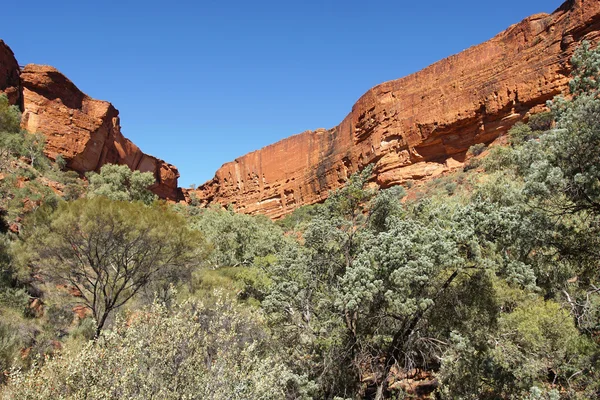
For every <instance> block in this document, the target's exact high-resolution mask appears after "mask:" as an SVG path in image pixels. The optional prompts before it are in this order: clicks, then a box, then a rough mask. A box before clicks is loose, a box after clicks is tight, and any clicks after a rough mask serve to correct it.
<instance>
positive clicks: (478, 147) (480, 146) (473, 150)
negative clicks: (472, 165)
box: [467, 143, 486, 157]
mask: <svg viewBox="0 0 600 400" xmlns="http://www.w3.org/2000/svg"><path fill="white" fill-rule="evenodd" d="M485 148H486V145H485V143H477V144H474V145H473V146H471V147H469V150H468V151H467V154H468V155H470V156H473V157H476V156H478V155H480V154H481V153H483V152H484V151H485Z"/></svg>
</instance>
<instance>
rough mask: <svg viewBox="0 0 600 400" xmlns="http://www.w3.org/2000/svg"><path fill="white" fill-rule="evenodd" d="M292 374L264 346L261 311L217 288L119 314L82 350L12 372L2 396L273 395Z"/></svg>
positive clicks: (282, 392) (281, 393)
mask: <svg viewBox="0 0 600 400" xmlns="http://www.w3.org/2000/svg"><path fill="white" fill-rule="evenodd" d="M298 379H299V377H296V376H294V375H292V374H291V373H290V372H289V370H288V369H287V368H286V367H285V366H284V365H283V364H282V363H281V362H280V361H279V360H278V358H277V355H276V354H273V352H272V351H270V349H269V339H268V335H267V334H266V332H265V331H264V329H263V328H262V316H261V315H260V314H258V313H257V312H251V311H248V310H245V309H243V308H240V307H238V306H236V305H235V304H234V303H233V302H232V301H231V300H229V299H227V298H225V297H223V296H220V295H217V297H216V298H215V299H214V301H213V302H212V303H200V302H194V303H186V304H183V305H180V306H176V307H175V309H174V310H173V311H172V312H169V311H168V310H167V308H165V307H164V306H162V305H160V304H154V305H153V306H152V307H150V308H148V309H145V310H143V311H138V312H135V313H131V314H129V315H127V316H124V317H122V318H119V320H118V322H117V324H116V327H115V330H113V331H110V332H105V333H104V334H103V335H102V336H101V338H100V339H99V340H98V341H97V342H89V343H88V344H87V345H86V346H85V347H84V348H83V349H82V350H81V351H79V352H66V353H64V354H62V355H60V356H58V357H56V358H54V359H52V360H50V361H48V362H47V363H46V364H45V365H44V366H43V367H38V368H35V369H34V370H33V371H32V372H31V373H29V374H23V373H20V372H16V373H14V374H13V375H12V376H11V381H10V383H9V385H8V387H7V388H6V389H5V390H4V392H3V397H2V398H3V399H14V400H21V399H39V400H45V399H48V400H50V399H57V398H62V399H83V398H86V399H121V398H127V399H150V398H157V399H158V398H160V399H182V398H188V399H213V400H221V399H222V400H225V399H240V400H241V399H263V400H269V399H273V400H279V399H285V398H286V395H287V394H289V393H286V390H288V389H290V388H294V387H295V386H296V384H295V382H296V381H297V380H298ZM293 396H294V397H293V398H301V397H300V394H299V392H298V391H297V390H296V391H294V394H293Z"/></svg>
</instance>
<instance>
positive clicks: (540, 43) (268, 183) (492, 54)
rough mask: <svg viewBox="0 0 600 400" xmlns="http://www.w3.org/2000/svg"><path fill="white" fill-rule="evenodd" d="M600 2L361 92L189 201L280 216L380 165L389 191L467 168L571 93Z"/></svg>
mask: <svg viewBox="0 0 600 400" xmlns="http://www.w3.org/2000/svg"><path fill="white" fill-rule="evenodd" d="M599 31H600V1H598V0H591V1H590V0H571V1H567V2H566V3H564V4H563V5H562V6H561V7H560V8H559V9H558V10H556V11H555V12H554V13H552V14H537V15H533V16H531V17H529V18H527V19H525V20H524V21H522V22H520V23H518V24H515V25H513V26H511V27H509V28H508V29H507V30H506V31H504V32H502V33H500V34H498V35H497V36H495V37H494V38H492V39H491V40H489V41H487V42H485V43H483V44H480V45H478V46H474V47H471V48H469V49H467V50H465V51H463V52H461V53H459V54H457V55H454V56H451V57H449V58H446V59H444V60H442V61H439V62H437V63H435V64H433V65H431V66H429V67H428V68H425V69H424V70H422V71H420V72H417V73H415V74H413V75H410V76H407V77H405V78H402V79H398V80H394V81H390V82H386V83H383V84H381V85H378V86H376V87H374V88H373V89H371V90H369V91H368V92H367V93H366V94H364V95H363V96H362V97H361V98H360V99H359V100H358V102H357V103H356V104H355V105H354V107H353V108H352V111H351V112H350V114H349V115H348V116H347V117H346V118H345V119H344V120H343V121H342V122H341V124H340V125H338V126H336V127H335V128H333V129H329V130H325V129H319V130H316V131H306V132H303V133H300V134H298V135H295V136H292V137H290V138H287V139H284V140H282V141H280V142H277V143H275V144H272V145H270V146H267V147H265V148H263V149H261V150H258V151H255V152H252V153H249V154H247V155H245V156H243V157H240V158H238V159H236V160H235V161H233V162H229V163H226V164H224V165H223V166H222V167H221V168H220V169H219V170H218V171H217V172H216V174H215V177H214V178H213V179H212V180H210V181H208V182H206V183H205V184H204V185H202V186H200V187H199V188H198V189H197V190H193V191H191V190H190V191H188V192H187V193H186V196H187V197H188V199H189V198H190V196H195V197H196V198H197V201H199V202H200V203H201V204H205V205H208V204H211V203H220V204H222V205H226V204H232V205H233V206H234V208H235V209H236V210H237V211H239V212H244V213H249V214H256V213H261V214H266V215H269V216H271V217H273V218H277V217H280V216H283V215H285V214H287V213H289V212H291V211H293V210H294V209H295V208H297V207H299V206H301V205H304V204H312V203H316V202H319V201H322V200H324V199H325V198H326V197H327V194H328V191H329V190H332V189H336V188H338V187H340V186H341V185H342V184H343V183H344V182H345V181H346V179H347V177H348V176H349V175H350V174H352V173H354V172H356V171H357V170H360V169H362V168H363V167H365V166H366V165H368V164H370V163H374V165H375V168H374V175H373V180H375V181H377V182H378V183H379V184H380V185H381V186H383V187H388V186H392V185H396V184H401V183H403V182H405V181H407V180H413V179H423V178H427V177H431V176H435V175H437V174H440V173H442V172H444V171H446V170H448V169H452V168H454V167H457V166H460V165H461V163H462V161H463V160H464V157H465V154H466V151H467V150H468V148H469V147H470V146H471V145H473V144H475V143H489V142H491V141H493V140H494V139H495V138H497V137H498V136H500V135H502V134H504V133H506V132H507V130H508V129H509V128H510V127H511V126H512V125H513V124H514V123H515V122H517V121H519V120H523V119H526V118H527V117H528V115H529V113H530V112H532V111H536V110H540V109H541V108H543V106H544V104H545V102H546V101H547V100H550V99H552V98H553V97H554V96H555V95H557V94H560V93H561V92H564V91H566V88H567V83H568V80H569V78H568V76H569V72H570V70H569V68H570V67H569V59H570V57H571V55H572V53H573V51H574V49H575V48H576V46H577V44H578V42H580V41H581V40H583V39H588V40H591V41H594V42H595V41H597V39H598V38H599V37H600V33H599Z"/></svg>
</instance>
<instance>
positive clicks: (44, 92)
mask: <svg viewBox="0 0 600 400" xmlns="http://www.w3.org/2000/svg"><path fill="white" fill-rule="evenodd" d="M20 78H21V86H22V103H23V104H22V106H23V118H22V122H21V123H22V126H23V128H24V129H27V130H28V131H30V132H39V133H42V134H44V136H45V137H46V142H47V143H46V153H47V155H48V156H49V157H50V158H51V159H54V158H56V157H57V156H58V155H59V154H60V155H62V156H63V157H64V159H65V160H66V161H67V167H68V168H70V169H73V170H75V171H78V172H80V173H84V172H87V171H97V170H99V169H100V167H101V166H102V165H104V164H109V163H111V164H124V165H127V166H129V167H130V168H131V169H132V170H139V171H142V172H152V173H153V174H154V177H155V178H156V183H155V184H154V185H153V186H152V187H151V190H152V191H153V192H154V193H156V194H157V195H158V196H159V197H161V198H164V199H169V200H177V199H178V198H179V190H178V188H177V178H178V177H179V172H178V171H177V168H176V167H175V166H173V165H171V164H168V163H166V162H164V161H163V160H160V159H158V158H156V157H153V156H149V155H147V154H144V153H143V152H142V151H141V150H140V149H139V148H138V147H137V146H136V145H135V144H133V143H132V142H131V141H130V140H129V139H126V138H125V137H124V136H123V134H122V133H121V128H120V125H119V111H118V110H117V109H116V108H114V107H113V105H112V104H110V103H109V102H106V101H100V100H95V99H92V98H90V97H89V96H87V95H85V94H84V93H83V92H81V91H80V90H79V89H78V88H77V87H76V86H75V85H74V84H73V82H71V81H70V80H69V79H67V78H66V77H65V76H64V75H63V74H61V73H60V72H59V71H58V70H56V69H55V68H52V67H49V66H44V65H33V64H30V65H27V66H26V67H25V68H24V69H23V71H22V72H21V76H20Z"/></svg>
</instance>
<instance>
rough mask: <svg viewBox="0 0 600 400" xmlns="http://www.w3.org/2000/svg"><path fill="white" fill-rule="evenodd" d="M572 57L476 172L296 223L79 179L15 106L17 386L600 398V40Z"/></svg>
mask: <svg viewBox="0 0 600 400" xmlns="http://www.w3.org/2000/svg"><path fill="white" fill-rule="evenodd" d="M572 65H573V79H572V81H571V84H570V90H571V95H570V96H569V97H568V98H556V99H554V100H553V101H552V102H550V103H549V104H548V106H549V111H548V112H546V113H542V114H537V115H533V116H531V117H530V118H529V120H528V123H527V124H522V123H519V124H517V125H515V126H514V127H513V129H512V130H511V131H510V134H509V137H508V144H507V145H506V146H493V147H491V148H486V147H485V146H484V145H476V146H473V148H471V150H470V155H469V156H470V160H469V162H468V163H467V165H466V167H465V168H464V170H463V171H461V172H458V173H454V174H451V175H446V176H444V177H442V178H439V179H437V180H434V181H430V182H427V183H423V184H420V185H407V186H406V187H405V188H403V187H400V186H397V187H392V188H390V189H385V190H380V189H378V188H376V187H374V186H373V185H372V184H370V183H369V179H370V177H371V171H372V170H371V167H367V168H365V169H364V170H363V171H361V172H360V173H358V174H356V175H354V176H352V177H351V178H350V179H349V181H348V182H347V183H346V185H345V186H344V187H343V188H341V189H340V190H338V191H336V192H333V193H331V194H330V196H329V198H328V199H327V201H326V202H325V203H323V204H319V205H315V206H309V207H303V208H300V209H298V210H296V211H295V212H294V213H293V214H291V215H289V216H288V217H286V218H285V219H283V220H281V221H278V222H277V223H273V222H272V221H270V220H269V219H267V218H265V217H251V216H247V215H240V214H235V213H233V212H232V211H230V210H228V209H221V208H210V209H202V208H198V207H194V206H191V205H190V206H188V205H181V204H177V205H172V204H166V203H164V202H159V201H157V200H156V198H155V197H154V196H153V195H152V194H151V193H150V192H149V191H148V190H147V189H146V188H147V187H148V186H149V185H151V184H152V182H153V178H152V176H150V175H148V174H142V173H139V172H131V171H130V170H129V169H128V168H127V167H124V166H105V167H103V168H102V170H101V171H100V172H99V173H92V174H90V175H89V176H88V177H87V178H86V179H82V177H79V176H77V175H76V174H73V173H72V172H65V171H62V169H61V168H64V165H61V160H60V157H58V158H57V160H54V162H51V161H49V160H47V159H46V158H45V157H44V156H43V138H42V137H41V136H39V135H33V134H29V133H26V132H21V131H20V129H19V118H20V116H19V114H18V110H16V109H15V108H13V107H10V106H9V105H8V102H7V101H6V99H5V98H1V97H0V131H1V132H2V133H0V152H1V154H0V156H1V157H0V174H1V177H2V179H1V180H0V191H1V192H2V199H1V201H0V208H1V209H2V211H3V216H2V218H3V223H2V234H1V236H0V267H1V270H0V272H1V276H0V369H2V371H3V375H2V376H1V381H2V382H1V383H2V388H1V389H0V396H2V398H6V399H121V398H127V399H151V398H152V399H337V400H342V399H376V400H380V399H409V398H436V399H530V400H541V399H547V400H550V399H552V400H554V399H591V398H598V397H600V370H599V368H600V50H599V49H595V50H593V49H592V48H591V47H590V45H589V44H587V43H584V44H583V45H582V46H581V47H580V48H579V49H578V50H577V52H576V53H575V56H574V57H573V60H572ZM62 164H64V163H62ZM409 186H410V187H409Z"/></svg>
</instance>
